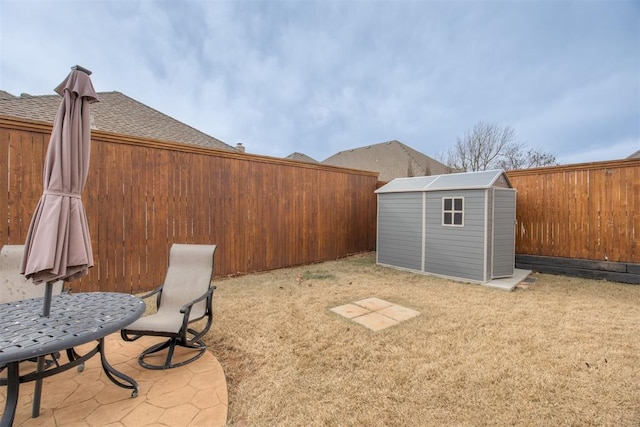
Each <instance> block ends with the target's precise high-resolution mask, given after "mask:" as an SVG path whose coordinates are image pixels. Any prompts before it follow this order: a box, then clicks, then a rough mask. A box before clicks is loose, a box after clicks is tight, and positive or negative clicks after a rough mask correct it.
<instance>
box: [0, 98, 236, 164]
mask: <svg viewBox="0 0 640 427" xmlns="http://www.w3.org/2000/svg"><path fill="white" fill-rule="evenodd" d="M98 98H99V100H100V102H96V103H94V104H91V116H92V123H91V126H92V128H94V129H100V130H104V131H108V132H113V133H118V134H121V135H129V136H136V137H140V138H152V139H158V140H162V141H169V142H180V143H185V144H195V145H199V146H202V147H209V148H215V149H218V150H227V151H236V149H235V148H234V147H232V146H230V145H228V144H225V143H224V142H222V141H220V140H219V139H216V138H214V137H212V136H209V135H207V134H205V133H203V132H200V131H199V130H197V129H195V128H192V127H191V126H189V125H186V124H184V123H182V122H180V121H178V120H176V119H174V118H172V117H169V116H167V115H166V114H163V113H161V112H159V111H157V110H154V109H153V108H151V107H149V106H147V105H145V104H143V103H141V102H138V101H136V100H135V99H132V98H129V97H128V96H126V95H124V94H122V93H120V92H98ZM61 99H62V98H61V97H60V96H59V95H38V96H33V95H28V94H22V95H20V96H14V95H12V94H10V93H8V92H6V91H3V90H0V114H2V115H6V116H12V117H20V118H23V119H30V120H37V121H43V122H49V123H53V121H54V119H55V116H56V113H57V111H58V107H59V106H60V100H61Z"/></svg>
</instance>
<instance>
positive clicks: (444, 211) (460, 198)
mask: <svg viewBox="0 0 640 427" xmlns="http://www.w3.org/2000/svg"><path fill="white" fill-rule="evenodd" d="M458 199H459V200H462V209H460V210H456V208H455V207H456V202H455V201H456V200H458ZM445 200H451V209H450V210H445V208H444V201H445ZM445 213H450V214H451V224H447V223H445V222H444V217H445ZM457 213H459V214H461V215H462V223H461V224H454V222H455V214H457ZM442 226H443V227H464V197H455V196H450V197H443V198H442Z"/></svg>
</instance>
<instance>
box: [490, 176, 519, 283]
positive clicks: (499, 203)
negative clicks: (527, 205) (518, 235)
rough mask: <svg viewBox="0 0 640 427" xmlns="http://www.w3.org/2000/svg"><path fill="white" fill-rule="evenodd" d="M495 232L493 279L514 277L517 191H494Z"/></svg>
mask: <svg viewBox="0 0 640 427" xmlns="http://www.w3.org/2000/svg"><path fill="white" fill-rule="evenodd" d="M494 199H495V201H494V215H493V221H494V226H495V231H494V235H493V245H494V247H493V274H492V278H497V277H507V276H512V275H513V269H514V263H515V224H514V220H515V216H516V215H515V212H516V192H515V190H511V189H509V190H507V189H504V190H502V189H498V188H496V189H495V190H494Z"/></svg>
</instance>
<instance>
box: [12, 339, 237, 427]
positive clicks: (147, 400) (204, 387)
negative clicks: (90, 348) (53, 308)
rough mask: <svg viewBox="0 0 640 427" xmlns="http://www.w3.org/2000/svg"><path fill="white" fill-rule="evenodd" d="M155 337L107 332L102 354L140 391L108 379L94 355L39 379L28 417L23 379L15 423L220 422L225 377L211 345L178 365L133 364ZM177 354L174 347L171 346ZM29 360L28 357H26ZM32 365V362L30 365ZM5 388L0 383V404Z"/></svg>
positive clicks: (29, 393)
mask: <svg viewBox="0 0 640 427" xmlns="http://www.w3.org/2000/svg"><path fill="white" fill-rule="evenodd" d="M158 340H159V338H155V337H144V338H141V339H140V340H138V341H136V342H133V343H128V342H123V341H122V340H121V339H120V336H119V334H112V335H110V336H108V337H107V338H106V340H105V346H106V349H107V351H106V355H107V360H108V361H109V363H111V364H112V365H113V366H114V367H115V368H116V369H118V370H119V371H121V372H123V373H124V374H126V375H129V376H131V377H133V378H134V379H135V380H136V381H137V382H138V385H139V393H138V396H137V397H135V398H131V391H130V390H126V389H123V388H120V387H118V386H116V385H115V384H113V383H112V382H111V381H109V379H108V378H107V377H106V376H105V374H104V372H103V371H102V369H101V367H100V359H99V357H98V356H95V357H93V358H92V359H91V360H89V362H88V363H87V365H86V367H85V369H84V371H83V372H78V371H77V370H76V369H70V370H68V371H66V372H63V373H61V374H58V375H54V376H52V377H49V378H47V379H45V380H44V382H43V393H42V404H41V411H40V416H39V417H37V418H31V402H32V397H33V389H34V383H32V382H31V383H26V384H22V385H21V387H20V396H19V401H18V410H17V413H16V418H15V422H14V425H15V426H131V427H134V426H135V427H139V426H140V427H141V426H150V425H154V426H158V425H167V426H207V427H215V426H224V425H225V423H226V421H227V406H228V397H227V382H226V378H225V374H224V371H223V369H222V366H221V365H220V363H219V362H218V360H217V359H216V358H215V357H214V356H213V354H212V353H211V352H210V351H207V352H205V354H204V355H203V356H202V357H201V358H200V359H198V360H197V361H195V362H193V363H191V364H189V365H186V366H182V367H179V368H174V369H169V370H165V371H155V370H148V369H144V368H142V367H141V366H140V365H138V362H137V356H138V354H140V352H142V350H143V349H144V348H146V347H148V346H149V345H151V344H153V343H154V342H157V341H158ZM176 355H177V356H178V357H179V350H176ZM63 357H64V356H63ZM25 364H27V365H28V362H25ZM30 368H31V367H30ZM5 396H6V388H5V387H0V407H1V408H4V402H5Z"/></svg>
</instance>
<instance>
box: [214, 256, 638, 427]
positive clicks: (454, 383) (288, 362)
mask: <svg viewBox="0 0 640 427" xmlns="http://www.w3.org/2000/svg"><path fill="white" fill-rule="evenodd" d="M533 277H534V278H535V279H536V280H535V281H533V282H528V283H526V284H525V285H524V286H522V287H519V288H516V290H515V291H514V292H504V291H499V290H495V289H490V288H487V287H483V286H479V285H472V284H463V283H457V282H453V281H448V280H444V279H439V278H434V277H429V276H424V275H419V274H412V273H408V272H403V271H398V270H395V269H390V268H385V267H380V266H376V265H375V254H371V253H370V254H363V255H358V256H354V257H350V258H347V259H343V260H338V261H332V262H325V263H321V264H316V265H311V266H303V267H298V268H290V269H284V270H278V271H273V272H266V273H261V274H253V275H248V276H243V277H237V278H229V279H221V280H216V285H217V287H218V289H217V290H216V293H215V297H214V310H215V314H214V316H215V323H214V326H213V328H212V330H211V332H210V334H209V336H208V344H209V348H210V349H211V350H212V351H213V353H214V354H215V355H216V357H217V358H218V360H220V362H221V364H222V365H223V367H224V369H225V373H226V375H227V381H228V387H229V401H230V404H229V416H228V423H229V425H231V426H240V425H246V426H320V425H358V426H365V425H366V426H389V425H402V426H410V425H420V426H423V425H457V426H461V425H462V426H465V425H469V426H477V425H541V426H542V425H544V426H547V425H598V426H601V425H612V426H614V425H615V426H624V425H628V426H630V425H634V426H638V425H640V403H639V402H640V374H639V372H640V340H639V339H638V332H639V328H640V308H639V307H640V306H639V303H640V286H632V285H623V284H616V283H610V282H604V281H592V280H585V279H576V278H569V277H562V276H552V275H534V276H533ZM369 297H377V298H381V299H384V300H386V301H389V302H392V303H395V304H398V305H402V306H404V307H408V308H411V309H414V310H417V311H419V312H420V313H421V314H420V315H419V316H417V317H414V318H412V319H410V320H407V321H405V322H402V323H401V324H399V325H396V326H393V327H390V328H388V329H384V330H382V331H378V332H372V331H370V330H368V329H366V328H365V327H363V326H361V325H358V324H356V323H354V322H352V321H349V320H348V319H346V318H344V317H342V316H339V315H337V314H335V313H333V312H331V311H330V309H331V308H333V307H336V306H339V305H343V304H347V303H350V302H354V301H358V300H361V299H365V298H369Z"/></svg>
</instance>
